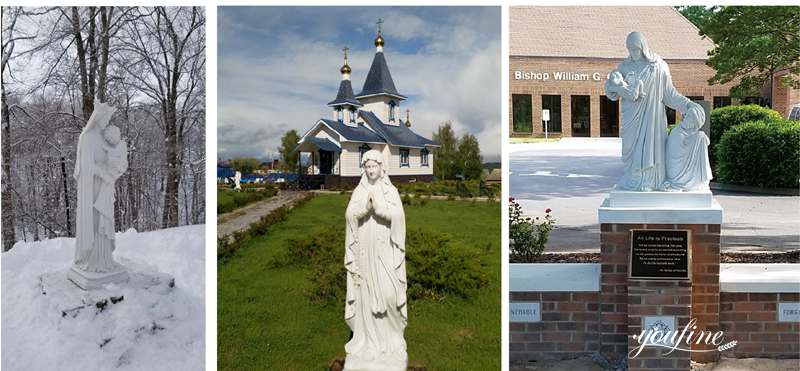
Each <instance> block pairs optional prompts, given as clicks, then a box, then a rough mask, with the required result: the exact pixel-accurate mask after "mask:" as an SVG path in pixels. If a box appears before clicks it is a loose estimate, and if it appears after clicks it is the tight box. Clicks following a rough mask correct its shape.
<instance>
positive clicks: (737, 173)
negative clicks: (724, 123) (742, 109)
mask: <svg viewBox="0 0 800 371" xmlns="http://www.w3.org/2000/svg"><path fill="white" fill-rule="evenodd" d="M716 157H717V159H718V163H717V167H716V173H715V174H714V175H715V177H716V178H717V179H719V181H721V182H724V183H732V184H744V185H751V186H757V187H766V188H776V187H784V188H795V187H797V186H798V182H799V181H800V171H798V165H799V164H800V122H794V121H784V120H774V121H758V122H748V123H744V124H741V125H736V126H734V127H733V128H731V129H730V130H728V131H727V132H726V133H725V135H723V136H722V139H721V140H720V142H719V144H718V145H717V150H716Z"/></svg>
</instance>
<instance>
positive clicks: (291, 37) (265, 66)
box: [217, 7, 501, 161]
mask: <svg viewBox="0 0 800 371" xmlns="http://www.w3.org/2000/svg"><path fill="white" fill-rule="evenodd" d="M500 16H501V13H500V8H499V7H220V8H219V12H218V19H219V20H218V22H219V24H218V33H219V35H218V40H219V41H218V42H219V45H218V53H219V58H218V71H217V72H218V75H217V76H218V80H217V81H218V85H219V87H218V89H219V91H218V102H219V108H218V136H217V138H218V139H217V140H218V151H219V158H221V159H228V158H233V157H239V156H254V157H258V158H261V159H267V158H272V157H274V156H277V148H278V146H279V145H280V137H281V136H282V135H283V134H284V133H285V132H286V131H287V130H289V129H296V130H297V131H298V132H299V133H300V134H301V135H302V133H304V132H305V131H306V130H307V129H309V128H310V127H311V126H312V125H313V124H314V123H315V122H316V120H317V119H319V118H323V117H324V118H330V117H331V110H330V108H329V107H327V106H326V103H327V102H329V101H330V100H332V99H333V98H334V97H335V96H336V91H337V89H338V86H339V81H340V80H341V75H340V74H339V68H340V67H341V65H342V50H341V49H342V48H343V47H344V46H345V45H346V46H347V47H349V48H350V52H349V54H350V63H349V64H350V66H351V68H352V69H353V73H352V76H351V79H352V81H353V90H355V93H358V92H359V91H360V90H361V87H362V85H363V83H364V79H365V78H366V75H367V72H368V71H369V66H370V64H371V62H372V58H373V56H374V54H375V46H374V45H373V40H374V38H375V35H376V25H375V22H376V21H377V20H378V19H379V18H381V19H383V20H384V23H383V35H384V38H385V39H386V46H385V48H384V54H385V56H386V59H387V62H388V64H389V69H390V70H391V72H392V78H393V79H394V83H395V86H396V87H397V89H398V91H399V92H400V93H401V94H404V95H406V96H408V97H409V99H408V100H407V101H405V102H403V105H402V106H401V108H402V109H403V111H405V109H406V108H409V109H410V110H411V121H412V124H413V127H412V128H413V129H414V130H415V131H417V132H418V133H419V134H421V135H424V136H426V137H430V136H431V134H432V133H433V131H434V130H436V128H437V127H438V126H439V124H440V123H441V122H443V121H445V120H450V121H452V122H453V127H454V129H455V130H456V134H458V135H461V134H464V133H472V134H474V135H475V136H477V137H478V140H479V141H480V144H481V150H482V152H483V155H484V160H485V161H499V160H500V139H501V138H500V133H501V123H500V117H501V115H500V102H501V101H500V99H501V95H500V86H501V85H500V84H501V83H500V74H501V65H500V51H501V48H500Z"/></svg>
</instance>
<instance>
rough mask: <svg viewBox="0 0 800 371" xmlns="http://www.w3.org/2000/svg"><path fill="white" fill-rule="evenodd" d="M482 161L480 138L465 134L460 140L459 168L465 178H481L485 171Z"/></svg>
mask: <svg viewBox="0 0 800 371" xmlns="http://www.w3.org/2000/svg"><path fill="white" fill-rule="evenodd" d="M482 162H483V161H482V159H481V147H480V145H479V144H478V138H475V136H474V135H472V134H465V135H464V136H463V137H461V139H459V141H458V170H460V172H461V174H463V175H464V178H465V179H480V177H481V172H483V163H482Z"/></svg>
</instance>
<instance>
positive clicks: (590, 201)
mask: <svg viewBox="0 0 800 371" xmlns="http://www.w3.org/2000/svg"><path fill="white" fill-rule="evenodd" d="M509 147H510V151H509V164H510V166H509V168H510V169H509V180H510V182H509V195H510V196H511V197H514V198H516V199H517V200H519V203H520V205H522V207H523V210H524V211H525V213H526V214H529V215H531V216H541V215H544V210H545V209H547V208H550V209H552V210H553V211H552V213H551V214H552V215H553V216H554V217H555V218H556V219H557V228H556V229H555V230H553V232H552V233H551V237H550V242H549V243H548V246H547V249H546V250H545V251H550V252H599V251H600V225H599V224H598V222H597V208H598V207H599V206H600V204H601V203H602V201H603V199H605V197H606V196H607V195H608V192H609V191H610V190H611V189H612V188H613V187H614V184H615V183H616V181H617V179H619V177H620V176H622V172H623V170H622V166H623V165H622V160H621V159H620V148H621V141H620V139H619V138H591V139H588V138H565V139H562V140H561V141H559V142H551V143H528V144H512V145H509ZM714 197H715V198H716V199H717V201H718V202H719V203H720V205H722V208H723V210H724V211H723V214H722V215H723V217H722V218H723V225H722V250H724V251H761V252H777V251H788V250H797V249H800V197H797V196H770V195H757V194H748V193H734V192H722V191H714Z"/></svg>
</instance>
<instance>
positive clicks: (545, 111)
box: [542, 109, 550, 121]
mask: <svg viewBox="0 0 800 371" xmlns="http://www.w3.org/2000/svg"><path fill="white" fill-rule="evenodd" d="M542 120H543V121H550V110H549V109H543V110H542Z"/></svg>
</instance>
